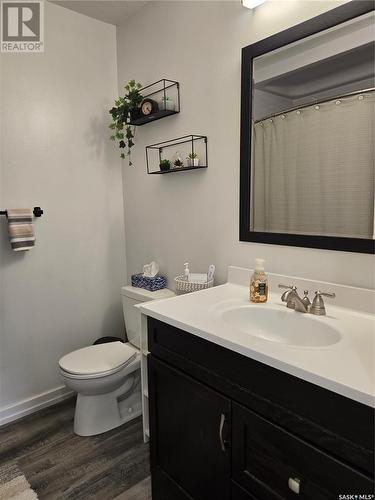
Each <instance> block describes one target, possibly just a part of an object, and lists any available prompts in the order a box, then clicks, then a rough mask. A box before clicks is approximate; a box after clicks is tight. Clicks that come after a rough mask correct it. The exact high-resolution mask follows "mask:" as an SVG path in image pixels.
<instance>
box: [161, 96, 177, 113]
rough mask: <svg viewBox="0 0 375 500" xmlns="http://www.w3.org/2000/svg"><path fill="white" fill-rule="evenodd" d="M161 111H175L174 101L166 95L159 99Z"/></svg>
mask: <svg viewBox="0 0 375 500" xmlns="http://www.w3.org/2000/svg"><path fill="white" fill-rule="evenodd" d="M161 109H165V110H168V111H174V110H175V109H176V108H175V104H174V100H173V99H172V98H171V97H168V96H167V95H166V96H163V97H162V98H161Z"/></svg>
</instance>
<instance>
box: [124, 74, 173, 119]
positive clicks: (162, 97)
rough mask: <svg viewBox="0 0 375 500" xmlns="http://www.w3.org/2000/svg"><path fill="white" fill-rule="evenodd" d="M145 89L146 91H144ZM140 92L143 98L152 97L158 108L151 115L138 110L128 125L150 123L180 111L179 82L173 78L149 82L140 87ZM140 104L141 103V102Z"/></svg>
mask: <svg viewBox="0 0 375 500" xmlns="http://www.w3.org/2000/svg"><path fill="white" fill-rule="evenodd" d="M144 91H146V93H145V92H144ZM140 93H141V95H142V98H143V100H144V99H147V98H149V99H152V100H153V101H156V103H157V106H158V110H157V111H156V112H155V113H152V114H151V115H147V116H144V115H142V114H141V112H140V110H139V113H137V116H134V117H133V118H132V119H131V121H130V125H136V126H138V127H139V126H141V125H145V124H146V123H151V122H154V121H156V120H160V118H165V117H166V116H171V115H176V114H177V113H179V112H180V84H179V82H176V81H174V80H167V79H166V78H163V79H161V80H158V81H157V82H154V83H151V84H150V85H147V86H146V87H142V88H141V89H140ZM141 106H142V104H141Z"/></svg>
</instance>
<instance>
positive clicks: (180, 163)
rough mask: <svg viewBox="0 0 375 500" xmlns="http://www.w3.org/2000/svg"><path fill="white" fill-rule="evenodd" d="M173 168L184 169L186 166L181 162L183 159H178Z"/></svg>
mask: <svg viewBox="0 0 375 500" xmlns="http://www.w3.org/2000/svg"><path fill="white" fill-rule="evenodd" d="M173 166H174V167H175V168H182V167H183V166H184V162H183V161H182V160H181V158H177V160H175V161H174V162H173Z"/></svg>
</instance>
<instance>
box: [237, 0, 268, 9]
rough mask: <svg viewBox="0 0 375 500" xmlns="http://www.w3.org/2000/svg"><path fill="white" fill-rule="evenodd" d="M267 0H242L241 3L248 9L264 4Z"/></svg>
mask: <svg viewBox="0 0 375 500" xmlns="http://www.w3.org/2000/svg"><path fill="white" fill-rule="evenodd" d="M265 1H266V0H241V3H242V5H243V6H244V7H246V8H247V9H255V7H258V6H259V5H262V3H264V2H265Z"/></svg>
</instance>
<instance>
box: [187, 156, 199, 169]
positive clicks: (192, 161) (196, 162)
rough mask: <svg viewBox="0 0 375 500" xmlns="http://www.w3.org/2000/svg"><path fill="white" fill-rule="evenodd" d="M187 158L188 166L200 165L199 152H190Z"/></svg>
mask: <svg viewBox="0 0 375 500" xmlns="http://www.w3.org/2000/svg"><path fill="white" fill-rule="evenodd" d="M186 159H187V164H188V167H198V166H199V158H198V155H197V153H190V154H189V155H188V156H187V158H186Z"/></svg>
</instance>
